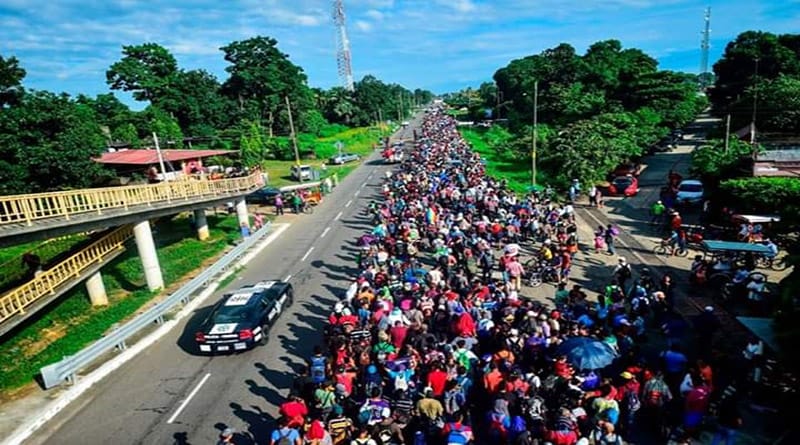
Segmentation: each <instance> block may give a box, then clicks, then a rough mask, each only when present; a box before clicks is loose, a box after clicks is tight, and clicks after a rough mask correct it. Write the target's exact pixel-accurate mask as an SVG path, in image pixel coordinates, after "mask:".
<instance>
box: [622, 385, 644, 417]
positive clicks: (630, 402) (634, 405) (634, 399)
mask: <svg viewBox="0 0 800 445" xmlns="http://www.w3.org/2000/svg"><path fill="white" fill-rule="evenodd" d="M641 407H642V401H641V400H639V395H638V394H636V391H628V392H627V393H625V409H627V410H628V413H631V414H632V413H635V412H636V411H639V408H641Z"/></svg>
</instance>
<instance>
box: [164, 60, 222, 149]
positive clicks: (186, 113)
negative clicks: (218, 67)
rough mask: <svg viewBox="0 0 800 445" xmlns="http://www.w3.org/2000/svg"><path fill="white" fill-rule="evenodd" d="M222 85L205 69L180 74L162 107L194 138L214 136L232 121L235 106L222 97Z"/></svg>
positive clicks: (176, 76)
mask: <svg viewBox="0 0 800 445" xmlns="http://www.w3.org/2000/svg"><path fill="white" fill-rule="evenodd" d="M221 88H222V86H221V85H220V83H219V82H218V81H217V78H216V77H214V75H212V74H210V73H208V72H207V71H205V70H190V71H179V72H177V73H176V74H175V78H174V80H173V82H172V85H171V88H170V89H169V90H168V91H167V92H166V94H165V96H164V98H163V99H162V100H161V101H160V103H159V107H160V108H161V109H163V110H164V111H167V112H169V113H171V114H172V115H173V116H174V117H175V119H177V121H178V124H179V125H180V126H181V128H182V129H183V130H184V131H185V132H186V133H188V134H190V135H192V136H211V135H213V134H214V131H215V129H217V128H224V127H226V126H228V125H229V124H230V123H231V122H232V121H231V117H232V116H233V115H234V113H233V111H234V109H235V104H234V103H233V102H231V101H229V100H228V99H227V98H225V97H224V96H223V95H222V94H221Z"/></svg>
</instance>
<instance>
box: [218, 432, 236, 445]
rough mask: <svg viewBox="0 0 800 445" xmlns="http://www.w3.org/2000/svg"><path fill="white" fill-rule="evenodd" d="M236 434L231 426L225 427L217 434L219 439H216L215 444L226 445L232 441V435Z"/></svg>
mask: <svg viewBox="0 0 800 445" xmlns="http://www.w3.org/2000/svg"><path fill="white" fill-rule="evenodd" d="M235 434H236V431H235V430H234V429H233V428H225V429H224V430H222V432H221V433H220V434H219V440H218V441H217V445H226V444H232V443H233V436H234V435H235Z"/></svg>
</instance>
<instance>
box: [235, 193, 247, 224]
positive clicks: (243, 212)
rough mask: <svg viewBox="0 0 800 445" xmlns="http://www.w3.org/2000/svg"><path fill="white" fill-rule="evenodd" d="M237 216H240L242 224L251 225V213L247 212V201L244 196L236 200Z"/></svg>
mask: <svg viewBox="0 0 800 445" xmlns="http://www.w3.org/2000/svg"><path fill="white" fill-rule="evenodd" d="M236 216H237V217H238V218H239V225H240V226H241V225H242V223H244V224H245V225H246V226H247V227H250V215H248V214H247V203H246V202H245V201H244V198H240V199H239V200H238V201H236Z"/></svg>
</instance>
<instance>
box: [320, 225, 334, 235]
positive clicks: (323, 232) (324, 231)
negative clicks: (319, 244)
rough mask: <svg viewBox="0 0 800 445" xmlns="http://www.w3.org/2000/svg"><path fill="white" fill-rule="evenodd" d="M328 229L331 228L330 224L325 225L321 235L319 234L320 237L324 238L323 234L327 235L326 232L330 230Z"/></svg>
mask: <svg viewBox="0 0 800 445" xmlns="http://www.w3.org/2000/svg"><path fill="white" fill-rule="evenodd" d="M330 230H331V226H328V227H325V230H323V231H322V235H320V236H319V237H320V238H325V235H327V234H328V232H330Z"/></svg>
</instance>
